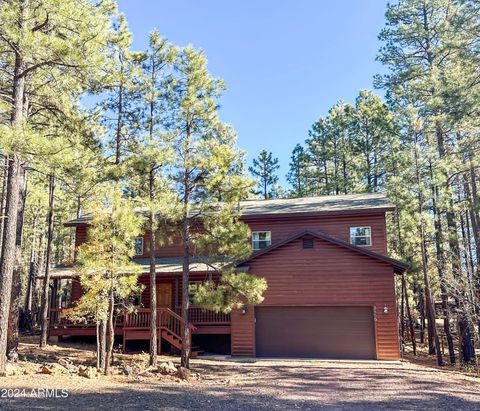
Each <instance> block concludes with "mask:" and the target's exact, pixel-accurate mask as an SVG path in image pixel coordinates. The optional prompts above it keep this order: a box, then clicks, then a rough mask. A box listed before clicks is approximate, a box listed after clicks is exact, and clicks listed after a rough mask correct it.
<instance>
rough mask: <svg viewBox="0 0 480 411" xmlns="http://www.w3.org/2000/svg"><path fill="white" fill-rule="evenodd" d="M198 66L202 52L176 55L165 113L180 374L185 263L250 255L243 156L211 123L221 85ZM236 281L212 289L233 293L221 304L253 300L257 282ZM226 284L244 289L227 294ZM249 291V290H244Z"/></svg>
mask: <svg viewBox="0 0 480 411" xmlns="http://www.w3.org/2000/svg"><path fill="white" fill-rule="evenodd" d="M206 65H207V60H206V58H205V56H204V55H203V53H202V52H198V51H196V50H194V49H193V48H192V47H187V48H185V49H183V50H182V51H181V52H179V53H178V55H177V57H176V60H175V64H174V67H175V85H174V88H173V95H172V99H171V104H172V106H170V109H169V110H170V112H171V113H172V118H171V123H170V125H171V129H170V130H171V132H172V135H173V136H175V139H174V141H173V142H172V147H173V149H174V162H173V167H172V174H171V178H172V180H173V182H174V189H175V193H176V195H177V199H178V200H177V204H178V207H179V210H180V212H179V214H180V215H179V217H178V220H177V224H178V227H179V237H180V238H181V242H182V249H183V253H182V265H183V269H182V317H183V320H184V322H185V325H184V327H183V329H182V355H181V365H182V367H186V368H188V367H189V360H190V351H191V346H190V340H191V335H190V332H191V331H190V327H189V326H188V311H189V300H190V296H189V287H188V285H189V278H190V264H191V262H192V257H194V256H195V255H196V256H197V258H198V257H203V260H204V261H205V262H206V263H207V264H210V265H211V266H212V267H214V268H215V269H219V264H220V266H222V265H225V263H226V262H227V261H231V260H232V259H233V260H235V259H238V258H242V257H245V256H247V255H248V254H249V253H250V248H249V246H248V236H249V230H248V227H247V226H246V225H244V224H243V223H242V222H241V221H240V220H239V215H238V201H239V200H240V199H242V198H243V197H245V196H246V194H247V193H248V191H249V189H250V188H251V183H250V181H249V180H248V179H247V178H246V176H245V175H244V173H242V170H243V165H242V162H243V156H242V153H241V152H240V151H238V150H237V149H236V147H235V140H236V135H235V133H234V131H233V130H232V128H231V127H230V126H228V125H225V124H223V123H222V122H220V120H219V118H218V104H217V99H218V97H219V96H220V95H221V92H222V90H223V89H224V84H223V82H222V81H221V80H219V79H216V78H213V77H212V76H211V75H210V74H209V73H208V71H207V67H206ZM199 225H200V226H201V227H203V230H202V229H199ZM222 262H223V264H222ZM243 277H245V276H243ZM243 277H242V278H241V277H237V273H235V272H232V271H228V272H227V273H225V274H224V275H223V276H222V280H221V282H222V284H223V285H225V284H227V285H228V286H225V287H222V288H218V289H217V290H219V291H227V290H233V291H235V293H234V296H233V297H229V298H227V300H228V301H230V302H232V301H233V303H235V302H236V301H237V299H236V298H237V297H235V295H239V294H242V292H243V293H244V294H245V295H247V296H251V297H252V300H253V302H254V301H255V298H253V297H257V296H258V294H261V290H262V288H264V282H263V281H261V280H259V279H255V278H251V279H250V280H249V281H245V280H244V278H243ZM249 278H250V277H249ZM237 280H238V281H237ZM209 284H210V283H209ZM210 285H211V284H210ZM234 285H241V286H242V287H243V286H245V287H248V289H246V290H243V289H242V287H241V288H237V287H235V288H233V286H234ZM255 286H256V287H257V292H254V291H253V290H252V289H253V288H254V287H255ZM208 288H209V289H211V286H209V287H208ZM229 306H230V307H231V305H230V304H229Z"/></svg>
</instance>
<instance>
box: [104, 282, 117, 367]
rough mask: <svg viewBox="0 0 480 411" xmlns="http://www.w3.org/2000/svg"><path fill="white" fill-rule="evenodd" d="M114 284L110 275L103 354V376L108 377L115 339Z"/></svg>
mask: <svg viewBox="0 0 480 411" xmlns="http://www.w3.org/2000/svg"><path fill="white" fill-rule="evenodd" d="M114 291H115V284H114V277H113V274H112V278H111V284H110V290H109V299H108V320H107V330H106V337H107V338H106V353H105V366H104V374H105V375H108V374H109V372H110V366H111V365H112V360H113V343H114V339H115V329H114V326H113V317H114V311H115V294H114Z"/></svg>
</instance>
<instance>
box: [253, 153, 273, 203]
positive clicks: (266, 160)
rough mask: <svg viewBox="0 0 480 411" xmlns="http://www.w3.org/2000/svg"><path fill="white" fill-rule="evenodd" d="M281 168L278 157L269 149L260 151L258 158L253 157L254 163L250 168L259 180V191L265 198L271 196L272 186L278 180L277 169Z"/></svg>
mask: <svg viewBox="0 0 480 411" xmlns="http://www.w3.org/2000/svg"><path fill="white" fill-rule="evenodd" d="M279 168H280V165H279V164H278V158H275V157H273V154H272V153H271V152H267V150H262V151H260V154H259V155H258V157H257V158H254V159H253V165H252V166H251V167H249V168H248V170H249V171H250V173H251V174H252V175H253V176H254V177H255V178H256V179H257V180H258V188H259V190H258V192H257V194H259V195H262V196H263V198H264V199H267V198H271V197H272V196H273V193H272V191H271V189H272V187H273V186H274V185H275V184H276V183H277V182H278V175H277V174H276V171H277V170H278V169H279Z"/></svg>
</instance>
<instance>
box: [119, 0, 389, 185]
mask: <svg viewBox="0 0 480 411" xmlns="http://www.w3.org/2000/svg"><path fill="white" fill-rule="evenodd" d="M118 4H119V9H120V11H122V12H124V13H125V14H126V17H127V21H128V23H129V26H130V30H131V31H132V32H133V36H134V43H133V48H134V49H137V50H141V49H145V48H146V46H147V42H148V33H149V32H150V31H151V30H152V29H154V28H157V29H158V30H159V31H160V32H161V34H162V35H163V36H165V37H167V38H168V39H169V40H170V41H172V42H173V43H175V44H177V45H179V46H185V45H187V44H192V45H194V46H195V47H197V48H202V49H203V50H204V52H205V54H206V55H207V57H208V67H209V70H210V72H211V73H212V74H213V75H215V76H219V77H222V78H223V79H224V80H225V82H226V84H227V87H228V90H227V91H226V93H225V95H224V97H223V98H222V100H221V105H222V107H221V118H222V120H224V121H226V122H229V123H231V124H233V126H234V127H235V129H236V130H237V133H238V146H239V147H240V148H241V149H243V150H245V151H247V153H248V157H247V161H248V164H249V165H250V163H251V159H252V157H255V156H256V155H257V154H258V152H259V151H260V150H261V149H262V148H265V149H267V150H269V151H272V152H273V153H274V155H275V156H277V157H278V158H279V160H280V164H281V168H280V170H279V175H280V181H281V182H282V183H284V182H285V174H286V173H287V171H288V162H289V157H290V154H291V151H292V149H293V147H294V146H295V144H296V143H303V141H304V140H305V138H306V137H307V133H308V129H309V128H310V126H311V124H312V123H313V122H314V121H315V120H316V119H317V118H318V117H319V116H320V115H324V114H326V112H327V111H328V109H329V108H330V107H331V106H332V105H333V104H334V103H335V102H336V101H338V100H339V99H343V100H345V101H349V102H351V101H353V99H354V98H355V96H356V95H357V93H358V91H359V90H360V89H362V88H372V79H373V76H374V75H375V74H376V73H379V72H382V66H381V65H380V64H379V63H377V62H375V56H376V53H377V50H378V48H379V46H380V43H379V41H378V40H377V35H378V33H379V31H380V30H381V28H382V27H383V25H384V14H385V10H386V4H387V1H386V0H343V1H340V0H297V1H293V0H289V1H286V0H256V1H254V0H236V1H232V0H230V1H227V0H201V1H198V0H174V1H172V0H169V1H166V0H136V1H134V0H119V1H118Z"/></svg>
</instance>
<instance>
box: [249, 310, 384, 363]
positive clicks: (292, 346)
mask: <svg viewBox="0 0 480 411" xmlns="http://www.w3.org/2000/svg"><path fill="white" fill-rule="evenodd" d="M255 316H256V333H255V334H256V352H257V356H258V357H303V358H345V359H374V358H375V331H374V323H373V309H372V307H257V308H256V309H255Z"/></svg>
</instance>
